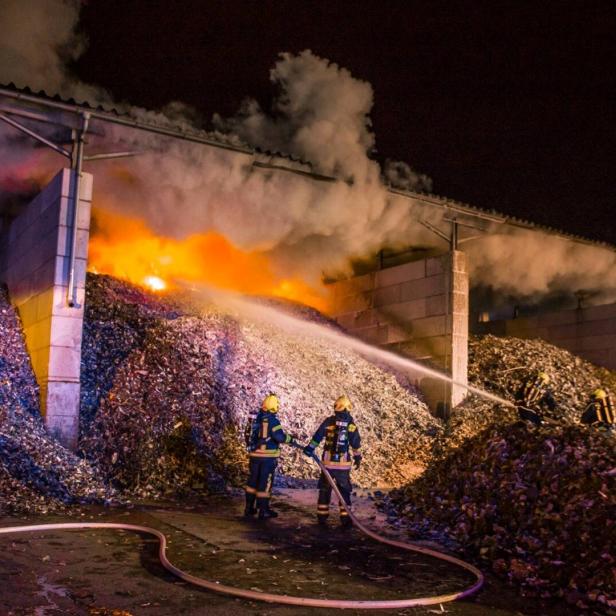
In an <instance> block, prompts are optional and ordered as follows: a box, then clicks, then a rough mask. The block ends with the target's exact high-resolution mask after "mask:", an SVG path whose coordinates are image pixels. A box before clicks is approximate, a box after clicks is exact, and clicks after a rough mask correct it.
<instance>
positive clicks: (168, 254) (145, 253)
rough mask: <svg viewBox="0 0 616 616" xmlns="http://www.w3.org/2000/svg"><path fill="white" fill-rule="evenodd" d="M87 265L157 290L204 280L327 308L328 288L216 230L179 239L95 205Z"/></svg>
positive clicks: (221, 285) (139, 221)
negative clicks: (285, 271)
mask: <svg viewBox="0 0 616 616" xmlns="http://www.w3.org/2000/svg"><path fill="white" fill-rule="evenodd" d="M93 218H94V224H93V228H92V236H91V238H90V246H89V257H88V268H89V269H90V271H96V272H98V273H101V274H110V275H112V276H116V277H118V278H123V279H125V280H129V281H130V282H133V283H136V284H139V285H142V286H145V287H147V288H149V289H151V290H154V291H163V290H165V289H168V288H172V287H173V280H186V281H192V282H202V283H206V284H209V285H213V286H216V287H220V288H223V289H230V290H234V291H240V292H242V293H247V294H251V295H270V296H274V297H281V298H285V299H290V300H294V301H298V302H301V303H303V304H307V305H309V306H313V307H314V308H317V309H319V310H322V311H326V309H327V298H326V292H325V290H324V289H315V288H313V287H311V286H310V285H308V284H307V283H306V282H304V281H303V280H301V279H298V278H292V279H290V278H279V277H277V276H276V275H275V274H274V273H273V271H272V268H271V266H270V263H269V259H268V257H267V255H265V254H263V253H260V252H245V251H242V250H240V249H238V248H236V247H235V246H233V244H231V243H230V242H229V241H228V240H227V239H226V238H225V237H223V236H222V235H220V234H218V233H215V232H212V231H210V232H207V233H198V234H193V235H190V236H188V237H186V238H185V239H183V240H177V239H173V238H169V237H163V236H158V235H156V234H155V233H154V232H153V231H152V230H151V229H150V228H149V227H148V226H147V225H146V223H145V222H144V221H143V220H140V219H137V218H129V217H127V216H121V215H118V214H112V213H110V212H109V211H107V210H102V209H95V210H94V212H93Z"/></svg>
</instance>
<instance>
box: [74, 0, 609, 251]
mask: <svg viewBox="0 0 616 616" xmlns="http://www.w3.org/2000/svg"><path fill="white" fill-rule="evenodd" d="M82 25H83V28H84V30H85V32H86V33H87V35H88V37H89V48H88V50H87V52H86V53H85V55H84V56H83V57H82V58H81V59H80V60H79V62H78V64H77V65H76V67H75V68H76V71H77V73H78V75H79V76H80V77H81V78H82V79H84V80H85V81H92V82H95V83H98V84H100V85H103V86H105V87H107V88H108V89H110V90H111V91H112V92H113V94H114V96H115V97H116V98H117V99H124V100H127V101H130V102H131V103H133V104H137V105H141V106H144V107H149V108H156V107H161V106H163V105H164V104H166V103H167V102H169V101H170V100H182V101H184V102H186V103H189V104H191V105H193V106H195V107H196V108H197V109H199V110H200V111H201V112H202V113H203V114H204V116H205V117H206V118H210V117H211V115H212V113H214V112H219V113H221V114H223V115H227V116H228V115H233V114H234V113H235V112H236V111H237V109H238V106H239V104H240V102H241V100H242V99H243V98H244V97H245V96H247V95H251V96H253V97H255V98H257V99H258V100H259V101H260V102H261V103H262V105H263V106H264V107H266V108H267V107H268V105H269V103H270V101H271V95H272V88H271V84H270V82H269V69H270V68H271V67H272V65H273V63H274V61H275V59H276V57H277V54H278V53H279V52H281V51H291V52H299V51H301V50H303V49H307V48H308V49H311V50H312V51H313V52H314V53H316V54H317V55H320V56H323V57H326V58H328V59H330V60H332V61H334V62H337V63H338V64H340V65H341V66H344V67H346V68H348V69H349V70H350V71H351V72H352V73H353V75H354V76H356V77H358V78H361V79H365V80H367V81H369V82H370V83H371V84H372V86H373V87H374V91H375V106H374V109H373V112H372V119H373V124H374V132H375V133H376V139H377V153H376V157H377V158H379V159H380V160H384V159H385V158H392V159H396V160H404V161H406V162H408V163H410V164H411V165H412V166H414V167H415V168H416V169H418V170H419V171H422V172H424V173H427V174H428V175H429V176H431V177H432V178H433V180H434V192H435V193H437V194H441V195H446V196H448V197H451V198H454V199H457V200H460V201H465V202H467V203H470V204H472V205H476V206H479V207H484V208H494V209H496V210H498V211H501V212H504V213H507V214H511V215H514V216H518V217H522V218H526V219H530V220H533V221H535V222H538V223H542V224H547V225H550V226H556V227H558V228H561V229H564V230H566V231H569V232H572V233H577V234H581V235H585V236H587V237H591V238H595V239H603V240H607V241H611V242H613V243H616V224H615V218H616V217H615V215H614V212H615V208H614V204H615V203H616V181H615V179H616V178H615V173H614V169H615V165H616V103H615V102H614V101H615V100H616V84H615V82H616V77H615V75H616V43H615V42H614V40H615V33H616V3H614V2H613V1H612V0H605V1H592V0H586V1H584V2H581V1H580V2H572V1H571V2H570V1H566V0H560V1H555V2H546V1H542V2H524V1H522V0H516V1H511V2H503V1H497V0H494V1H489V2H487V1H479V0H475V1H472V2H471V1H469V2H464V3H458V2H454V1H452V0H450V1H445V2H438V1H433V0H432V1H430V0H426V1H425V2H412V1H408V2H403V1H400V2H392V1H388V0H381V1H380V2H374V1H372V0H361V1H359V0H357V1H355V2H349V3H346V2H335V1H333V0H330V1H321V2H310V1H308V0H303V1H301V2H299V1H295V0H293V1H286V2H283V1H277V2H275V1H272V0H269V1H264V0H261V1H258V2H257V1H240V0H226V1H225V2H205V1H197V0H176V1H174V2H168V1H154V0H122V1H116V0H104V1H94V0H91V1H90V2H89V3H86V4H85V6H84V9H83V11H82Z"/></svg>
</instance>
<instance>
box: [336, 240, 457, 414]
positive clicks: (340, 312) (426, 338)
mask: <svg viewBox="0 0 616 616" xmlns="http://www.w3.org/2000/svg"><path fill="white" fill-rule="evenodd" d="M331 288H332V295H333V300H332V301H333V310H332V313H333V315H334V316H335V318H336V320H337V321H338V323H340V325H342V326H343V327H344V328H345V329H346V330H347V331H349V333H351V334H353V335H355V336H357V337H358V338H361V339H362V340H365V341H366V342H369V343H371V344H376V345H380V346H383V347H386V348H390V349H391V350H395V351H399V352H402V353H404V354H405V355H408V356H410V357H412V358H414V359H418V360H421V361H424V362H428V363H430V364H432V365H433V366H435V367H437V368H440V369H441V370H444V371H446V372H447V373H448V374H450V375H452V376H453V378H454V379H455V380H457V381H460V382H461V383H464V384H465V383H466V382H467V360H468V274H467V271H466V260H465V255H464V253H462V252H459V251H454V252H452V253H449V254H446V255H443V256H440V257H433V258H428V259H421V260H418V261H412V262H410V263H405V264H403V265H397V266H395V267H390V268H387V269H382V270H379V271H375V272H370V273H368V274H364V275H363V276H356V277H354V278H350V279H348V280H342V281H339V282H336V283H334V284H333V285H332V286H331ZM420 386H421V387H422V389H423V390H424V394H425V395H426V397H427V399H428V402H429V403H430V405H431V407H432V408H434V409H436V407H437V406H439V403H444V404H445V405H446V406H447V407H448V408H451V406H455V404H457V403H459V402H460V401H461V400H462V399H463V398H464V396H465V395H466V389H465V388H464V387H453V388H452V387H450V386H448V385H446V384H444V383H443V381H440V380H433V379H432V380H431V379H426V378H423V379H422V380H421V383H420Z"/></svg>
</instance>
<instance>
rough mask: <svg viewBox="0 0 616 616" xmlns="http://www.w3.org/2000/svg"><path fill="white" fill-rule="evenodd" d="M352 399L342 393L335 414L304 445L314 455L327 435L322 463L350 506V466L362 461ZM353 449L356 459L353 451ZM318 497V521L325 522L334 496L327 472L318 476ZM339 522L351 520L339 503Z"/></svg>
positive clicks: (356, 465)
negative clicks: (352, 415) (352, 413)
mask: <svg viewBox="0 0 616 616" xmlns="http://www.w3.org/2000/svg"><path fill="white" fill-rule="evenodd" d="M350 410H351V401H350V400H349V398H348V397H347V396H340V397H339V398H338V399H337V400H336V402H335V403H334V414H333V415H330V416H329V417H327V418H326V419H325V420H324V421H323V423H322V424H321V425H320V426H319V429H318V430H317V431H316V432H315V433H314V436H313V437H312V440H311V441H310V443H309V444H308V445H307V446H306V447H305V448H304V453H305V454H306V455H308V456H312V455H314V451H315V449H316V448H317V447H318V446H319V444H320V442H321V441H322V440H323V438H325V445H324V446H323V457H322V460H323V465H324V466H325V468H326V469H327V470H328V471H329V473H330V475H331V476H332V478H333V479H334V481H335V482H336V485H337V486H338V489H339V490H340V493H341V494H342V497H343V498H344V501H345V503H347V505H350V504H351V491H352V489H353V487H352V485H351V465H352V464H353V466H354V467H355V468H359V465H360V464H361V453H360V446H361V438H360V436H359V429H358V428H357V424H356V423H355V422H354V421H353V417H351V413H350V412H349V411H350ZM350 449H352V450H353V462H351V452H350ZM318 487H319V499H318V504H317V519H318V521H319V524H325V523H326V521H327V517H328V515H329V503H330V500H331V497H332V488H331V486H330V485H329V483H328V482H327V479H326V478H325V475H324V474H323V473H321V477H320V478H319V486H318ZM340 522H341V524H342V525H343V526H350V525H351V519H350V518H349V515H348V513H347V512H346V511H345V509H344V507H343V506H342V504H340Z"/></svg>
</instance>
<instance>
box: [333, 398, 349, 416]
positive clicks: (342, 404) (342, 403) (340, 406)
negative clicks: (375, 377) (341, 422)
mask: <svg viewBox="0 0 616 616" xmlns="http://www.w3.org/2000/svg"><path fill="white" fill-rule="evenodd" d="M334 410H335V411H338V412H340V411H350V410H351V401H350V400H349V397H348V396H347V395H345V394H343V395H342V396H340V397H339V398H337V400H336V402H334Z"/></svg>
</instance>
